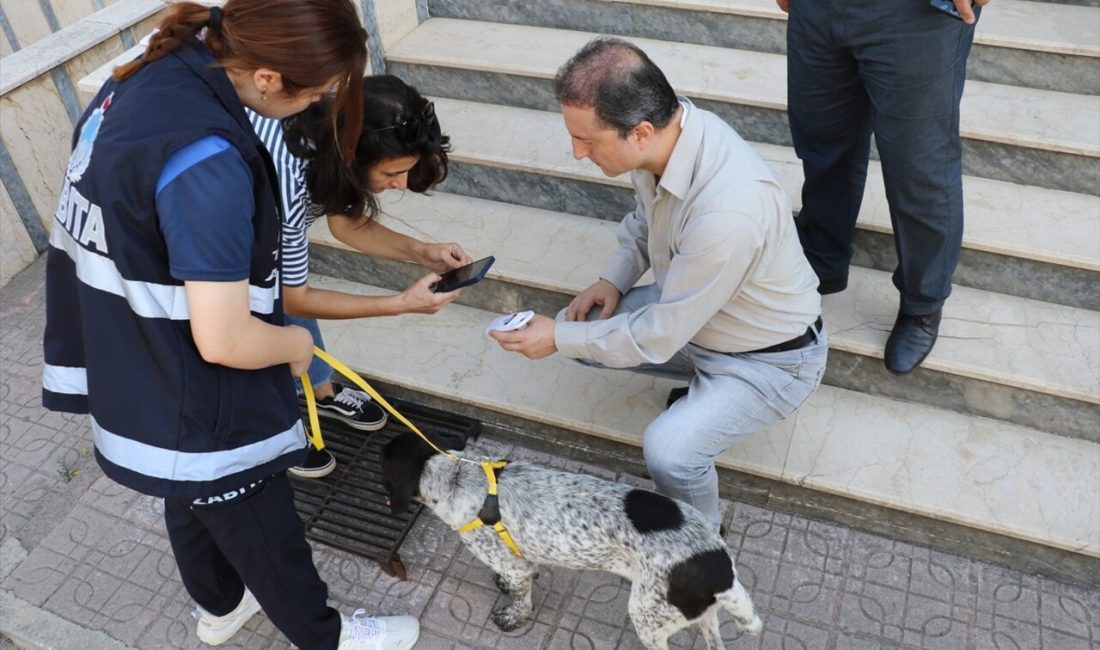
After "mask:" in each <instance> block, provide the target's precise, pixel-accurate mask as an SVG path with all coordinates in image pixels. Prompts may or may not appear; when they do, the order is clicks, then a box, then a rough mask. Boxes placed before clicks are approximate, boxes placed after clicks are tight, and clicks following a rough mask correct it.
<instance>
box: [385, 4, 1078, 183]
mask: <svg viewBox="0 0 1100 650" xmlns="http://www.w3.org/2000/svg"><path fill="white" fill-rule="evenodd" d="M594 36H595V34H592V33H588V32H580V31H569V30H559V29H548V28H541V27H530V26H518V25H502V24H493V23H483V22H478V21H467V20H453V19H446V18H433V19H429V20H428V21H426V22H424V23H423V24H422V25H420V27H418V28H417V29H415V30H414V31H413V32H412V33H410V34H409V35H408V36H406V37H405V38H404V39H402V40H401V41H400V42H399V43H398V44H397V45H396V46H395V47H394V48H392V49H391V50H390V52H389V54H388V56H387V61H388V64H389V69H390V70H391V71H392V72H394V73H395V74H398V75H399V76H401V77H403V78H405V79H406V80H408V81H409V82H410V83H413V84H414V85H416V86H417V87H418V88H420V90H421V91H423V92H426V93H429V94H433V95H439V96H445V97H453V98H456V99H470V100H477V101H492V102H494V103H505V104H512V105H516V106H521V107H525V108H537V109H542V110H556V109H557V103H556V102H555V101H554V99H553V96H552V89H551V85H552V84H551V81H550V80H551V79H552V78H553V76H554V73H555V72H556V70H557V69H558V67H559V66H560V65H561V64H562V63H563V62H564V61H566V60H567V59H568V57H569V56H570V55H571V54H572V53H573V52H575V51H576V50H577V49H578V48H579V47H580V46H582V45H583V44H584V43H586V42H587V41H588V40H590V39H591V38H593V37H594ZM633 40H635V41H636V42H637V43H638V44H639V45H640V46H641V47H642V48H644V49H645V50H646V52H647V53H649V55H650V56H651V57H652V58H653V59H654V60H655V61H656V62H657V64H658V65H660V66H661V67H662V68H663V69H664V71H665V73H666V74H667V75H668V77H669V80H670V81H671V82H672V84H673V85H674V86H676V87H677V88H678V90H679V91H680V92H683V93H684V94H686V95H688V96H690V97H693V98H696V99H697V100H699V102H700V103H701V105H702V106H704V107H707V108H713V109H715V110H716V111H718V112H720V113H721V114H723V116H724V117H726V118H727V119H728V120H730V122H731V123H732V124H735V125H737V127H738V130H739V131H740V132H741V133H742V135H744V136H745V137H747V138H749V139H752V140H760V141H763V142H771V143H776V144H789V141H790V134H789V129H788V126H787V120H786V116H785V109H786V87H785V86H786V84H785V82H784V80H785V79H786V62H785V59H784V57H783V56H781V55H776V54H766V53H761V52H749V51H744V50H728V49H723V48H718V47H710V46H703V45H690V44H681V43H669V42H665V41H655V40H648V39H633ZM961 130H962V133H963V137H964V142H965V143H966V145H965V146H966V154H965V156H964V169H965V170H967V171H968V173H970V172H972V171H978V170H980V171H981V173H982V175H983V176H985V177H992V178H999V179H1001V180H1009V181H1013V182H1025V183H1031V184H1036V185H1041V186H1044V187H1052V188H1055V189H1064V190H1069V191H1080V192H1089V193H1092V192H1095V188H1096V187H1097V186H1098V182H1097V177H1098V173H1097V165H1096V158H1097V157H1100V98H1098V97H1090V96H1084V95H1074V94H1069V93H1058V92H1052V91H1041V90H1035V89H1031V88H1019V87H1014V86H1003V85H998V84H989V83H984V82H973V83H969V84H967V90H966V93H965V95H964V98H963V108H962V127H961Z"/></svg>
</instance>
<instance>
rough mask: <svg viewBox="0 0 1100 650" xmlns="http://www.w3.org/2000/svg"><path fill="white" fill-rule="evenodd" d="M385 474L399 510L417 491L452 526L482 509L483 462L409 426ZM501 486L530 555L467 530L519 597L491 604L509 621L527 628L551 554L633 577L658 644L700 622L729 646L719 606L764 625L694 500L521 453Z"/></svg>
mask: <svg viewBox="0 0 1100 650" xmlns="http://www.w3.org/2000/svg"><path fill="white" fill-rule="evenodd" d="M460 455H463V454H461V453H460ZM476 460H477V462H481V460H484V459H480V458H479V459H476ZM382 476H383V481H384V484H385V486H386V490H387V491H388V492H389V497H390V507H391V509H392V510H393V512H394V513H395V514H396V513H400V512H404V511H405V510H407V509H408V508H409V505H410V504H411V503H412V501H413V500H414V499H416V500H419V501H421V502H422V503H424V504H425V505H426V506H427V507H428V508H429V509H430V510H431V511H432V512H433V513H435V515H436V516H437V517H439V518H440V519H442V520H443V521H444V522H445V523H446V524H447V525H449V526H450V527H451V528H453V529H455V530H458V529H459V528H461V527H463V525H464V524H467V523H469V522H470V521H472V520H474V519H476V518H478V517H479V516H480V514H481V513H482V506H483V505H484V503H485V501H486V494H487V490H488V478H487V476H486V475H485V473H484V471H483V470H482V468H481V467H479V466H478V465H477V464H475V463H465V462H455V461H453V460H451V459H448V458H447V457H445V456H443V455H442V454H439V453H437V452H436V451H434V450H433V449H432V448H431V447H430V446H429V445H428V444H427V443H425V442H424V441H423V440H421V439H420V438H419V437H417V436H415V435H413V434H411V433H408V434H402V435H400V436H397V437H396V438H394V439H393V440H392V441H390V442H389V443H387V444H386V446H385V447H384V448H383V450H382ZM498 489H499V496H498V502H499V512H500V518H501V521H502V522H503V523H504V525H505V527H506V528H507V531H508V532H509V533H510V534H511V536H512V538H513V539H514V540H515V542H516V545H517V546H518V547H519V550H520V551H521V552H522V557H520V556H518V555H516V554H515V553H514V552H513V551H512V550H509V548H508V546H507V545H506V544H505V543H504V541H503V540H502V539H501V537H500V536H499V535H498V534H497V533H496V532H494V530H493V529H492V528H490V527H489V526H481V527H479V528H477V529H475V530H472V531H469V532H464V533H460V535H461V537H462V543H463V544H465V545H466V548H468V549H470V552H471V553H473V554H474V555H475V556H476V557H477V558H478V559H479V560H481V561H482V562H484V563H485V564H487V565H488V566H489V567H490V568H491V569H493V570H494V571H495V572H496V573H497V579H496V582H497V587H499V588H500V590H501V591H502V592H504V593H505V594H508V595H510V596H511V597H512V604H511V605H508V606H506V607H502V608H500V609H497V610H496V611H494V612H493V613H492V620H493V622H494V623H495V624H496V625H497V626H498V627H499V628H501V629H502V630H505V631H508V630H514V629H516V628H518V627H519V626H520V625H522V624H523V622H524V621H526V620H527V618H528V617H529V616H530V615H531V609H532V606H531V587H532V583H533V582H534V578H535V577H536V575H537V571H538V565H539V564H548V565H552V566H561V567H567V568H570V569H602V570H604V571H611V572H612V573H616V574H618V575H620V576H623V577H624V578H626V579H628V580H630V581H631V582H632V583H633V585H632V588H631V591H630V601H629V605H628V610H629V613H630V620H631V621H632V622H633V623H634V628H635V629H636V630H637V632H638V636H639V638H640V639H641V640H642V642H643V643H644V644H645V646H646V647H647V648H650V649H652V650H657V649H664V648H668V637H669V636H671V635H672V634H673V633H674V632H676V631H677V630H679V629H681V628H684V627H687V626H688V625H691V624H693V623H698V624H699V626H700V628H701V629H702V631H703V637H704V638H705V639H706V642H707V647H708V648H712V649H713V648H723V647H725V646H723V644H722V638H721V635H720V633H719V629H718V609H719V607H723V608H725V609H726V610H728V611H729V612H730V613H731V614H732V615H733V618H734V620H735V622H736V623H737V626H738V628H739V629H740V630H742V631H744V632H749V633H750V634H754V635H755V634H759V632H760V629H761V626H762V625H761V622H760V618H759V617H758V616H756V613H755V612H754V610H753V605H752V599H751V598H749V595H748V593H747V592H746V591H745V588H744V587H743V586H742V585H741V582H740V581H739V580H738V579H737V575H736V573H735V571H734V566H733V558H732V557H731V556H730V553H729V550H728V549H727V547H726V544H725V542H723V540H722V538H721V536H720V535H719V534H718V532H717V531H716V530H715V529H714V526H713V525H712V524H711V523H709V522H708V521H706V520H705V519H704V518H703V515H702V514H701V513H700V512H699V511H698V510H696V509H695V508H692V507H691V506H689V505H687V504H685V503H682V502H679V501H675V500H673V499H670V498H668V497H665V496H661V495H659V494H656V493H654V492H650V491H647V490H641V489H637V488H632V487H629V486H626V485H621V484H618V483H611V482H609V481H604V480H601V479H597V478H594V477H591V476H586V475H583V474H570V473H566V472H558V471H553V470H549V469H545V468H541V467H538V466H535V465H531V464H529V463H524V462H514V463H509V464H508V465H507V467H505V468H504V469H503V470H501V471H500V473H499V476H498Z"/></svg>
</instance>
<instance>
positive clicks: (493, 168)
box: [436, 99, 1100, 309]
mask: <svg viewBox="0 0 1100 650" xmlns="http://www.w3.org/2000/svg"><path fill="white" fill-rule="evenodd" d="M436 112H437V114H438V115H439V117H440V122H441V123H442V124H443V127H444V130H445V131H446V132H447V133H448V134H449V135H450V136H451V140H452V142H453V144H454V151H453V152H452V154H451V156H450V158H451V160H452V161H453V162H454V163H455V164H454V165H453V170H452V174H451V177H450V178H449V179H448V181H447V182H446V183H445V184H444V185H443V186H442V188H443V189H445V190H447V191H451V192H456V193H463V194H471V195H475V196H480V197H483V198H491V199H497V200H503V201H509V202H515V203H523V204H526V205H530V206H533V207H542V208H548V209H554V210H563V211H568V212H574V213H577V214H584V215H587V216H594V217H601V218H604V219H612V220H614V221H618V220H619V219H620V218H621V217H622V215H623V214H625V213H626V212H627V211H629V210H631V209H633V207H634V199H633V195H632V193H631V191H630V183H629V180H628V178H627V177H626V176H622V177H619V178H614V179H609V178H607V177H605V176H604V175H603V174H602V172H600V170H599V169H598V168H597V167H596V166H595V165H593V164H592V163H591V162H589V161H587V160H580V161H577V160H574V159H573V156H572V151H571V143H570V140H569V137H568V134H567V133H566V131H565V126H564V125H563V123H562V119H561V115H560V114H558V113H550V112H546V111H535V110H529V109H520V108H513V107H509V106H500V105H491V104H480V103H475V102H468V101H462V100H452V99H437V100H436ZM753 146H754V148H755V149H756V151H757V153H759V154H760V156H761V157H762V158H763V159H764V160H765V161H766V162H767V164H768V166H769V167H770V168H771V169H772V171H773V172H774V173H775V174H776V176H777V178H778V179H779V181H780V183H781V184H782V185H783V187H784V189H785V190H786V192H787V195H788V196H789V197H790V198H791V201H792V204H793V206H794V208H795V210H798V209H799V208H800V207H801V187H802V179H803V176H802V164H801V162H800V161H799V160H798V158H797V156H795V153H794V150H793V149H791V148H790V147H781V146H778V145H769V144H760V143H754V144H753ZM525 186H526V187H525ZM963 187H964V193H963V196H964V205H965V208H964V209H965V214H966V228H965V230H964V233H963V249H964V252H963V257H962V260H961V261H960V267H959V271H958V273H957V277H958V278H959V281H960V283H962V284H967V285H970V286H976V287H978V288H984V289H988V290H994V291H999V292H1002V293H1012V294H1015V295H1022V296H1025V297H1030V298H1036V299H1042V300H1049V301H1053V302H1058V303H1060V304H1068V305H1073V306H1078V307H1084V308H1089V309H1100V291H1098V290H1097V287H1098V286H1100V275H1098V273H1100V237H1098V236H1097V232H1098V231H1100V197H1097V196H1093V195H1087V194H1075V193H1071V192H1063V191H1059V190H1049V189H1044V188H1038V187H1033V186H1025V185H1016V184H1013V183H1006V182H1004V181H995V180H990V179H986V178H978V177H974V176H965V177H964V178H963ZM858 227H859V228H860V229H862V231H863V234H867V235H873V234H878V237H877V238H874V237H870V236H868V237H861V238H860V239H858V240H857V247H858V248H859V249H860V251H861V253H862V255H861V257H859V258H857V259H856V263H857V264H861V265H865V266H873V267H874V268H878V269H880V270H892V269H893V267H894V265H895V264H896V258H895V257H894V252H893V239H892V237H891V236H889V235H890V233H892V228H891V226H890V214H889V207H888V205H887V203H886V194H885V189H884V188H883V184H882V172H881V168H880V166H879V164H878V163H877V162H874V161H872V162H871V165H870V167H869V170H868V183H867V188H866V190H865V196H864V200H863V206H862V209H861V212H860V218H859V223H858Z"/></svg>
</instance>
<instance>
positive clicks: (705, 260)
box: [554, 99, 821, 368]
mask: <svg viewBox="0 0 1100 650" xmlns="http://www.w3.org/2000/svg"><path fill="white" fill-rule="evenodd" d="M681 105H682V106H683V108H684V111H685V115H684V117H683V129H682V131H681V133H680V137H679V139H678V140H677V141H676V145H675V147H674V148H673V151H672V155H671V157H670V158H669V161H668V165H667V166H666V167H665V173H664V175H663V176H662V177H661V178H660V180H659V182H658V179H657V178H656V177H655V176H654V175H653V174H651V173H649V172H646V171H641V170H635V171H634V172H632V173H631V182H632V183H633V184H634V193H635V200H636V208H635V209H634V211H633V212H631V213H629V214H627V215H626V216H625V217H624V218H623V220H622V222H621V223H620V225H619V228H618V240H619V248H618V250H617V251H616V252H615V255H614V257H613V258H612V259H611V261H610V263H609V264H608V265H607V267H606V268H605V270H604V272H603V274H601V276H600V277H602V278H604V279H605V280H607V281H609V282H611V283H612V284H613V285H615V286H616V287H617V288H618V289H619V291H620V292H621V293H623V294H625V293H626V292H627V291H629V290H630V288H631V287H633V286H634V283H635V282H637V281H638V279H639V278H641V277H642V274H643V273H645V271H646V270H647V269H649V268H652V269H653V275H654V277H655V278H656V283H657V286H658V287H659V289H660V300H659V301H658V302H655V303H652V304H648V305H645V306H644V307H642V308H640V309H637V310H636V311H633V312H631V313H623V314H618V315H615V316H612V317H611V318H609V319H606V320H599V321H592V322H575V323H570V322H558V323H557V325H556V327H555V333H554V339H555V343H556V344H557V347H558V350H559V351H561V352H562V353H563V354H565V355H566V356H569V357H572V358H577V359H590V360H593V361H596V362H599V363H601V364H603V365H605V366H608V367H612V368H628V367H632V366H637V365H639V364H642V363H664V362H665V361H668V360H669V359H670V358H672V356H673V355H674V354H675V353H676V352H677V351H678V350H680V349H681V348H683V347H684V346H685V345H686V344H687V343H689V342H691V343H694V344H696V345H700V346H702V347H705V348H708V349H711V350H716V351H719V352H746V351H749V350H757V349H760V348H765V347H768V346H771V345H775V344H777V343H782V342H783V341H786V340H789V339H791V338H794V337H796V336H798V335H800V334H802V333H803V332H805V331H806V328H807V327H808V326H809V325H810V324H811V323H813V322H814V320H816V319H817V317H818V316H819V315H820V314H821V297H820V296H819V295H818V293H817V276H815V275H814V272H813V270H812V269H811V268H810V265H809V263H808V262H807V261H806V258H805V256H804V255H803V254H802V247H801V245H800V244H799V242H798V234H797V233H796V231H795V227H794V220H793V219H792V217H791V206H790V202H789V200H788V199H787V195H786V194H785V193H784V191H783V189H782V188H781V187H780V186H779V183H778V182H777V181H776V180H775V177H774V176H773V175H772V173H771V171H769V170H768V168H767V167H766V166H765V165H764V162H763V161H762V160H761V159H760V157H759V156H757V155H756V153H755V152H754V151H753V150H752V149H751V148H750V147H749V146H748V144H746V143H745V141H744V140H742V139H741V137H740V136H739V135H737V133H736V132H735V131H734V130H733V129H732V128H731V127H730V126H729V125H728V124H726V123H725V122H723V121H722V119H721V118H719V117H718V116H717V115H715V114H713V113H711V112H709V111H705V110H703V109H701V108H697V107H696V106H694V105H693V104H692V103H691V102H690V101H688V100H686V99H681Z"/></svg>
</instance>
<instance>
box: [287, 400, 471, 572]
mask: <svg viewBox="0 0 1100 650" xmlns="http://www.w3.org/2000/svg"><path fill="white" fill-rule="evenodd" d="M390 403H391V404H393V405H394V407H396V408H397V410H398V411H400V412H401V413H402V414H404V415H405V417H407V418H409V420H411V421H412V422H413V423H414V424H416V426H417V427H419V428H420V430H421V431H423V432H424V433H425V434H427V435H429V436H432V437H433V438H439V439H442V440H462V441H465V440H467V439H469V438H470V437H476V436H477V434H478V433H480V429H481V423H480V422H478V421H477V420H472V419H470V418H465V417H461V416H457V415H452V414H450V413H446V412H443V411H438V410H436V409H431V408H428V407H425V406H419V405H417V404H412V403H410V402H405V401H402V400H390ZM302 417H303V418H304V419H306V421H307V422H308V418H307V416H306V414H305V406H304V405H303V407H302ZM321 430H322V432H323V434H324V438H325V449H328V450H329V452H330V453H332V455H333V456H335V457H336V469H335V470H333V472H332V473H331V474H329V475H328V476H326V477H324V478H321V479H307V478H298V477H295V476H293V475H289V476H290V478H291V483H293V485H294V494H295V497H294V500H295V505H296V506H297V507H298V513H299V514H300V515H301V517H302V522H303V523H304V524H305V528H306V537H308V538H310V539H313V540H316V541H318V542H323V543H325V544H328V545H329V546H332V547H334V548H338V549H341V550H344V551H348V552H349V553H354V554H356V555H359V556H362V557H365V558H369V559H372V560H375V561H377V562H378V563H379V564H380V565H382V570H383V571H385V572H386V573H387V574H389V575H391V576H394V577H396V578H399V579H401V580H404V579H405V577H406V571H405V565H404V564H402V562H401V558H400V557H399V556H398V553H397V551H398V549H399V548H400V546H401V542H403V541H404V540H405V536H406V535H407V534H408V532H409V529H410V528H411V527H412V525H413V522H414V521H416V517H417V515H419V514H420V510H421V508H422V506H421V505H419V504H416V505H414V506H413V507H412V508H410V510H409V511H408V512H406V513H404V514H400V515H391V514H390V509H389V506H387V505H386V497H387V495H386V491H385V488H383V487H382V466H381V462H382V447H383V446H384V445H385V444H386V443H387V442H389V441H390V440H391V439H393V437H394V436H396V435H398V434H400V433H403V432H404V431H408V429H407V428H406V427H405V425H403V424H401V423H400V422H396V421H394V420H393V418H392V417H391V418H390V421H389V422H387V423H386V426H385V427H383V428H382V429H381V430H379V431H357V430H355V429H352V428H351V427H349V426H347V425H345V424H343V423H342V422H340V421H338V420H333V419H329V418H322V419H321Z"/></svg>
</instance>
